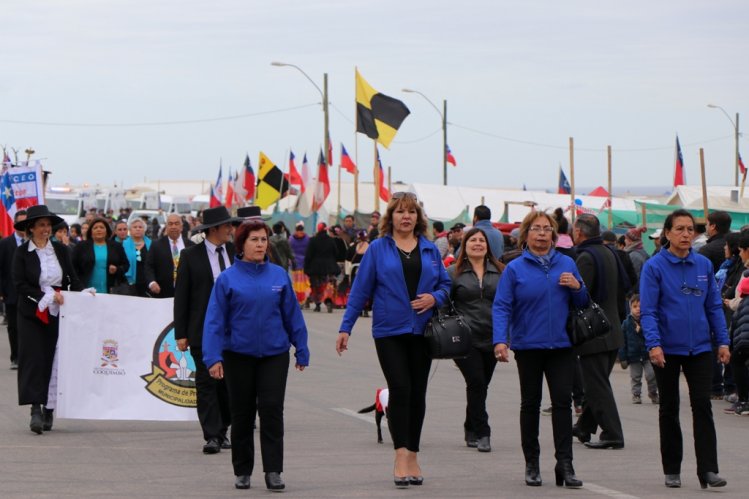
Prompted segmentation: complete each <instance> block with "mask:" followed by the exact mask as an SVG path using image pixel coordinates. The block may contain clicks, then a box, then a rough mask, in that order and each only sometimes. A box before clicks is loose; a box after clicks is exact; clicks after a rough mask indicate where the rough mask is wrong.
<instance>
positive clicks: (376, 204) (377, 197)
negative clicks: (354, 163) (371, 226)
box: [372, 140, 380, 211]
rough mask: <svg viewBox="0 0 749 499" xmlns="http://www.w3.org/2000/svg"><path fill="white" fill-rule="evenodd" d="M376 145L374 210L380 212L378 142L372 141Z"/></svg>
mask: <svg viewBox="0 0 749 499" xmlns="http://www.w3.org/2000/svg"><path fill="white" fill-rule="evenodd" d="M372 144H373V145H374V193H375V197H374V209H375V210H376V211H380V168H379V164H378V163H377V141H376V140H372Z"/></svg>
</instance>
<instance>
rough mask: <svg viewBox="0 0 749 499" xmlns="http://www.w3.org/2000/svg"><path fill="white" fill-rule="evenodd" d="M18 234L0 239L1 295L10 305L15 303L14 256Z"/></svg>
mask: <svg viewBox="0 0 749 499" xmlns="http://www.w3.org/2000/svg"><path fill="white" fill-rule="evenodd" d="M16 248H18V245H17V244H16V235H15V233H13V234H11V235H10V236H8V237H4V238H3V239H2V240H0V295H2V297H3V301H4V302H5V303H6V304H8V305H15V304H16V300H17V295H16V287H15V286H14V285H13V256H14V255H15V254H16Z"/></svg>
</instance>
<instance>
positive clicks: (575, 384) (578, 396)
mask: <svg viewBox="0 0 749 499" xmlns="http://www.w3.org/2000/svg"><path fill="white" fill-rule="evenodd" d="M572 401H573V402H574V403H575V405H576V406H578V407H582V406H583V403H584V402H585V389H584V388H583V370H582V368H581V367H580V357H575V378H574V379H573V380H572Z"/></svg>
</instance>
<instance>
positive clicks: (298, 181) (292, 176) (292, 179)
mask: <svg viewBox="0 0 749 499" xmlns="http://www.w3.org/2000/svg"><path fill="white" fill-rule="evenodd" d="M294 159H295V156H294V152H293V151H289V185H298V186H299V192H300V193H302V192H304V189H305V185H304V179H302V176H301V175H300V174H299V170H297V169H296V164H294Z"/></svg>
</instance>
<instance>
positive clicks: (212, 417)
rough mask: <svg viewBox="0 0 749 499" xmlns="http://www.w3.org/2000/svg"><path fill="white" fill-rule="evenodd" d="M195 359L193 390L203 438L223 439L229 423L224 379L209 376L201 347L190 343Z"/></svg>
mask: <svg viewBox="0 0 749 499" xmlns="http://www.w3.org/2000/svg"><path fill="white" fill-rule="evenodd" d="M190 354H191V355H192V358H193V360H194V361H195V391H196V392H197V398H198V421H200V427H201V428H202V429H203V439H205V440H206V441H208V440H210V439H212V438H220V439H223V438H224V436H225V435H226V430H227V428H229V425H230V424H231V410H230V408H229V393H228V392H227V390H226V383H225V382H224V380H217V379H213V378H211V375H210V374H209V373H208V367H207V366H206V365H205V364H204V363H203V349H202V348H195V347H193V346H192V345H190Z"/></svg>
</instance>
